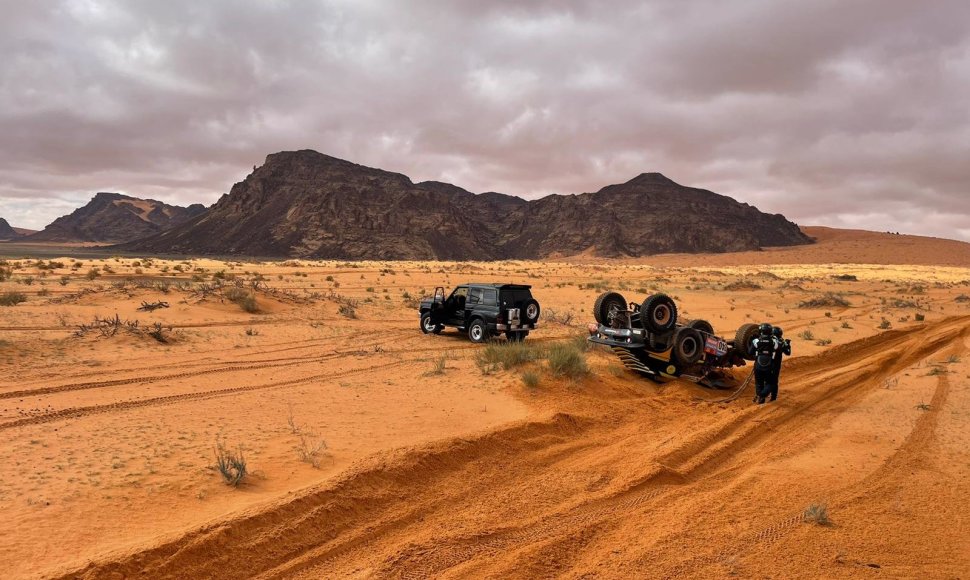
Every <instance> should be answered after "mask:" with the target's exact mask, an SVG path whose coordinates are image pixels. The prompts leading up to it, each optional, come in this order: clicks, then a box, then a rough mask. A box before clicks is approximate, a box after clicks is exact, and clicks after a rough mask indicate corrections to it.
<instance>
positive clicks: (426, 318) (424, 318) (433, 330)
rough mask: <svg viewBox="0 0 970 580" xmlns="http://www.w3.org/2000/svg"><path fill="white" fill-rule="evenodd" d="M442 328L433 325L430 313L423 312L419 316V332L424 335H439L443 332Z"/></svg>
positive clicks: (441, 326)
mask: <svg viewBox="0 0 970 580" xmlns="http://www.w3.org/2000/svg"><path fill="white" fill-rule="evenodd" d="M444 328H445V327H444V326H443V325H441V324H435V323H434V322H432V321H431V313H430V312H425V313H424V314H422V315H421V332H423V333H425V334H441V331H442V330H444Z"/></svg>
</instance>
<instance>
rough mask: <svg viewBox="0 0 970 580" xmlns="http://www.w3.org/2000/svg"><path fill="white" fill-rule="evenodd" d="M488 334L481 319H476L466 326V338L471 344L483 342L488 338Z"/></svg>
mask: <svg viewBox="0 0 970 580" xmlns="http://www.w3.org/2000/svg"><path fill="white" fill-rule="evenodd" d="M488 334H489V333H488V327H487V326H485V321H484V320H482V319H481V318H476V319H475V320H473V321H472V323H471V324H470V325H469V326H468V338H469V340H471V341H472V342H476V343H477V342H485V341H486V340H488V338H489V337H488Z"/></svg>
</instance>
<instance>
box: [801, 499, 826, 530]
mask: <svg viewBox="0 0 970 580" xmlns="http://www.w3.org/2000/svg"><path fill="white" fill-rule="evenodd" d="M802 521H804V522H805V523H809V524H815V525H818V526H831V525H832V520H831V519H829V508H828V506H827V505H825V504H824V503H813V504H812V505H810V506H808V507H807V508H805V511H804V512H803V513H802Z"/></svg>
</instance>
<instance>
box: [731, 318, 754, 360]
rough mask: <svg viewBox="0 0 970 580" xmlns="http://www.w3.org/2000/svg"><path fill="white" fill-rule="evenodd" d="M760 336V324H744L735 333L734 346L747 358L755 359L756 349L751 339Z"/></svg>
mask: <svg viewBox="0 0 970 580" xmlns="http://www.w3.org/2000/svg"><path fill="white" fill-rule="evenodd" d="M756 336H758V325H757V324H753V323H750V322H749V323H748V324H742V325H741V327H740V328H738V331H737V332H736V333H735V334H734V348H735V349H737V351H738V352H739V353H741V356H742V357H744V359H745V360H754V349H752V348H751V341H753V340H754V338H755V337H756Z"/></svg>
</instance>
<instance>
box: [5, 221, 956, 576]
mask: <svg viewBox="0 0 970 580" xmlns="http://www.w3.org/2000/svg"><path fill="white" fill-rule="evenodd" d="M806 231H808V232H809V233H810V234H811V235H814V236H816V237H817V239H818V243H817V244H815V245H813V246H802V247H793V248H784V249H770V250H768V251H764V252H750V253H745V254H724V255H700V256H658V257H654V258H642V259H636V260H632V259H631V260H605V259H598V258H595V257H582V256H580V257H573V258H568V259H565V258H564V259H562V260H558V261H556V260H553V261H544V262H538V261H515V262H508V261H506V262H480V263H479V262H461V263H456V262H342V261H302V260H278V261H267V260H264V261H258V262H257V261H238V260H221V259H220V260H217V259H211V258H186V259H161V258H153V257H150V256H117V257H115V256H108V255H105V256H101V257H90V256H85V257H71V251H70V250H65V251H64V253H63V254H62V255H60V256H57V257H52V255H51V254H50V253H48V255H47V256H45V257H44V258H43V259H40V258H37V257H29V256H28V257H22V256H21V257H13V256H11V257H8V258H6V259H5V261H4V263H3V264H2V267H3V268H4V269H5V271H6V273H5V274H4V276H3V278H5V280H4V281H3V282H0V295H3V296H9V295H19V296H14V298H11V299H9V300H10V302H11V305H8V306H0V317H2V318H0V368H2V370H3V374H2V379H0V431H2V437H0V514H3V518H2V524H0V525H2V526H3V532H2V533H0V568H2V570H3V572H2V576H3V577H5V578H35V577H45V578H46V577H51V578H57V577H63V578H74V577H80V578H122V577H136V576H137V577H146V578H201V577H233V578H238V577H258V578H340V577H348V578H387V577H391V578H429V577H443V578H461V577H487V578H520V577H521V578H534V577H569V578H634V577H637V578H645V577H656V578H659V577H692V578H703V577H725V576H737V577H763V578H768V577H770V578H818V577H830V578H831V577H836V578H838V577H846V578H849V577H852V578H855V577H881V576H885V577H893V578H899V577H903V578H905V577H929V578H959V577H966V576H967V575H968V574H970V540H968V538H970V502H968V501H967V498H968V497H970V451H968V447H967V441H968V438H970V353H968V349H970V253H968V250H967V248H968V247H970V246H967V245H966V244H961V243H957V242H946V241H943V240H933V239H928V238H916V237H910V236H893V235H888V234H873V233H865V232H844V231H839V230H826V229H816V230H811V229H808V230H806ZM470 281H483V282H493V281H494V282H516V283H527V284H531V285H532V287H533V294H534V296H535V297H536V298H537V299H538V300H539V301H540V303H541V304H542V309H543V311H542V317H541V319H540V327H539V328H538V329H537V330H536V331H535V332H533V333H532V335H531V336H529V338H528V339H527V343H528V344H531V345H533V347H534V349H535V351H536V352H537V353H541V352H542V351H543V350H544V349H548V348H550V347H551V346H553V345H557V344H563V345H568V346H570V347H571V348H575V349H576V350H578V351H579V352H580V356H581V357H582V358H584V359H585V361H586V366H587V372H575V373H570V374H565V375H563V374H557V373H556V372H554V371H553V370H552V369H550V367H549V364H548V362H547V361H546V360H544V359H543V358H542V357H541V356H539V358H537V359H536V360H534V361H531V362H529V361H527V362H525V363H523V364H520V365H516V366H511V367H510V368H503V367H502V366H501V365H490V364H487V361H483V359H482V353H483V352H484V349H485V348H486V347H484V346H481V345H475V344H471V343H470V342H469V341H468V340H467V338H465V337H463V336H461V335H459V334H458V333H457V332H456V331H454V330H451V329H449V330H446V331H445V332H444V333H443V334H441V335H437V336H435V335H424V334H422V333H421V331H420V330H419V328H418V315H417V309H416V305H417V300H418V299H419V298H420V297H422V296H425V295H428V294H430V293H431V292H432V291H433V289H434V287H435V286H439V285H440V286H445V287H447V288H448V289H450V288H452V287H454V286H455V285H457V284H460V283H463V282H470ZM607 289H613V290H617V291H620V292H621V293H623V294H624V295H625V296H626V297H627V298H628V299H630V300H635V301H640V300H642V299H643V298H645V297H646V296H647V295H648V294H650V293H653V292H665V293H668V294H669V295H671V296H673V297H675V299H676V300H677V303H678V305H679V307H680V309H681V315H682V316H683V317H686V318H704V319H706V320H709V321H710V322H711V323H712V324H713V326H714V328H715V330H716V331H717V332H718V333H719V334H721V335H723V336H726V337H733V334H734V331H735V329H737V327H738V326H740V325H741V324H743V323H746V322H761V321H768V322H771V323H773V324H776V325H779V326H782V327H783V328H784V329H785V333H786V337H788V338H790V339H792V347H793V351H794V353H793V355H794V356H793V357H792V358H790V359H788V360H787V361H786V362H785V364H784V366H783V371H782V384H781V394H780V398H779V400H778V401H777V402H775V403H772V404H768V405H765V406H757V405H753V404H752V402H751V391H750V389H749V390H747V391H746V392H744V393H742V395H741V396H739V397H738V398H736V399H735V400H733V401H724V399H725V398H727V397H728V395H730V394H731V392H732V391H731V390H714V389H709V388H705V387H703V386H700V385H697V384H694V383H691V382H688V381H685V380H674V381H669V382H665V383H663V384H657V383H654V382H652V381H649V380H646V379H644V378H641V377H639V376H637V375H635V374H632V373H630V372H628V371H626V370H625V369H624V368H623V367H622V366H621V365H620V364H619V361H618V360H617V359H616V358H615V357H614V356H613V355H612V353H610V352H608V351H604V350H600V349H596V348H589V349H587V348H585V347H584V346H582V345H583V341H584V337H585V335H586V325H587V323H589V322H591V321H592V315H591V306H592V303H593V301H594V299H595V298H596V296H597V295H598V294H599V293H601V292H602V291H604V290H607ZM158 302H165V303H166V304H167V307H162V308H157V309H155V310H152V311H146V310H139V308H141V307H142V306H143V304H145V303H148V304H154V303H158ZM502 341H503V339H499V340H498V341H497V342H502ZM749 370H750V367H745V368H740V369H736V370H735V371H734V372H733V377H734V379H735V381H736V383H738V384H740V383H741V382H743V380H744V378H745V377H746V376H747V374H748V372H749ZM220 448H221V449H224V450H226V449H227V450H230V451H233V452H238V453H241V454H242V455H243V456H244V457H245V460H246V465H247V471H248V474H247V476H246V477H245V478H244V479H243V480H242V481H241V482H240V483H239V485H238V486H232V485H227V484H226V482H225V481H224V480H223V478H222V477H221V475H220V473H219V472H218V470H217V469H215V468H214V463H215V455H216V452H217V450H218V449H220ZM822 507H824V509H825V513H826V516H827V517H826V518H823V519H822V520H821V521H819V519H818V518H816V519H815V520H814V521H813V520H812V519H811V518H806V511H807V510H811V509H813V508H814V509H815V510H816V513H817V510H818V509H820V508H822Z"/></svg>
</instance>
